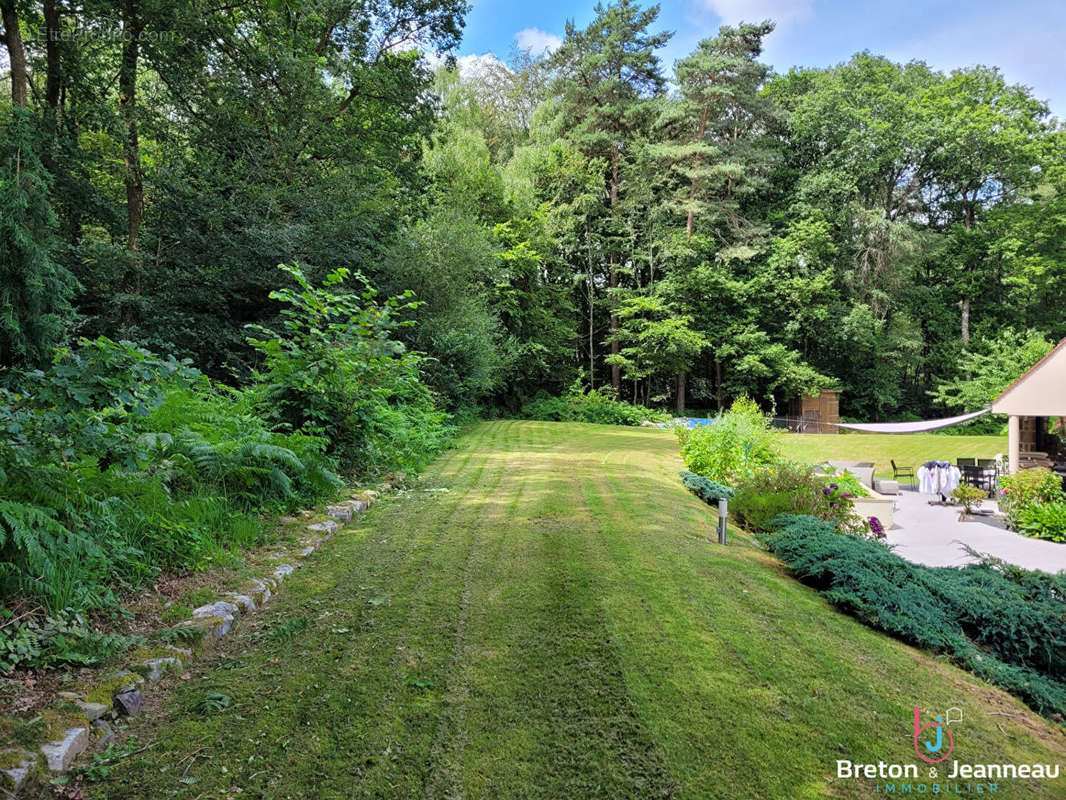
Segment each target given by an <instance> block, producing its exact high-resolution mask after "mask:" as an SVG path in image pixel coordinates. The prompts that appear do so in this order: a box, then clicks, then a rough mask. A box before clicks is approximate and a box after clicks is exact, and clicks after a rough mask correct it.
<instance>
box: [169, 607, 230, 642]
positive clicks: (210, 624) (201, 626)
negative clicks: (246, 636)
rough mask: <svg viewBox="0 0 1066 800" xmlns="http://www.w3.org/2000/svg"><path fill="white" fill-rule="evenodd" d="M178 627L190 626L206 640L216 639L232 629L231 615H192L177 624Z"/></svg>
mask: <svg viewBox="0 0 1066 800" xmlns="http://www.w3.org/2000/svg"><path fill="white" fill-rule="evenodd" d="M178 627H179V628H192V629H193V630H194V631H197V632H199V633H200V634H201V638H202V639H204V640H207V641H212V642H213V641H217V640H219V639H221V638H222V637H223V636H225V635H226V634H227V633H229V632H230V631H231V630H232V629H233V615H232V614H227V615H226V616H224V617H193V618H192V619H187V620H185V621H184V622H182V623H181V624H180V625H178Z"/></svg>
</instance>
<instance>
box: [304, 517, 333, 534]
mask: <svg viewBox="0 0 1066 800" xmlns="http://www.w3.org/2000/svg"><path fill="white" fill-rule="evenodd" d="M340 529H341V526H340V524H339V523H338V522H337V521H336V520H333V519H327V520H325V521H324V522H313V523H311V524H310V525H308V526H307V530H309V531H321V532H322V533H326V534H331V533H336V532H337V531H339V530H340Z"/></svg>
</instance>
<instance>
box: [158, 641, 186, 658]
mask: <svg viewBox="0 0 1066 800" xmlns="http://www.w3.org/2000/svg"><path fill="white" fill-rule="evenodd" d="M163 649H164V650H169V651H170V652H171V653H174V655H176V656H178V657H179V658H192V650H190V649H189V648H187V647H178V646H177V645H173V644H165V645H163Z"/></svg>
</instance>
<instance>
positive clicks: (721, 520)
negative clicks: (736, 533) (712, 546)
mask: <svg viewBox="0 0 1066 800" xmlns="http://www.w3.org/2000/svg"><path fill="white" fill-rule="evenodd" d="M728 519H729V501H728V500H726V499H724V498H723V499H721V500H719V501H718V544H725V529H726V521H727V520H728Z"/></svg>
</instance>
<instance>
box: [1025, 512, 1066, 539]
mask: <svg viewBox="0 0 1066 800" xmlns="http://www.w3.org/2000/svg"><path fill="white" fill-rule="evenodd" d="M1016 524H1017V529H1018V532H1019V533H1021V534H1024V535H1026V536H1032V537H1033V538H1035V539H1048V540H1050V541H1052V542H1066V503H1063V502H1056V503H1043V504H1038V503H1032V504H1030V505H1027V506H1025V507H1024V508H1022V510H1021V511H1019V512H1018V516H1017V520H1016Z"/></svg>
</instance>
